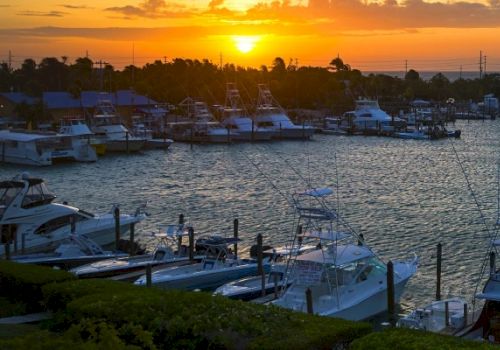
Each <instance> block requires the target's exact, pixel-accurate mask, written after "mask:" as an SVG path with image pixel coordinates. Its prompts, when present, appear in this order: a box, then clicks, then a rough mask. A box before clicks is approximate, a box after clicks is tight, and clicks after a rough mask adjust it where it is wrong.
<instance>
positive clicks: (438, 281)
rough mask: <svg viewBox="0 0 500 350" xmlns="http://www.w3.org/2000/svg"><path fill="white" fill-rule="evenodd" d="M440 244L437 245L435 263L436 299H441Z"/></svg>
mask: <svg viewBox="0 0 500 350" xmlns="http://www.w3.org/2000/svg"><path fill="white" fill-rule="evenodd" d="M441 258H442V246H441V243H438V245H437V265H436V300H441V260H442V259H441Z"/></svg>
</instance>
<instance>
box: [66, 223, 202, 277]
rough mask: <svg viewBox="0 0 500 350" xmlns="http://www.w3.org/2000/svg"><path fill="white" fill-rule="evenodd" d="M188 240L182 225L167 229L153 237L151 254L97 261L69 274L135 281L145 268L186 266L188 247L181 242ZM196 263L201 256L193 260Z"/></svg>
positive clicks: (170, 226) (186, 230)
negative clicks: (153, 245) (153, 244)
mask: <svg viewBox="0 0 500 350" xmlns="http://www.w3.org/2000/svg"><path fill="white" fill-rule="evenodd" d="M186 236H188V227H185V226H184V224H179V225H168V226H167V227H165V228H160V232H158V233H155V234H154V235H153V238H154V239H155V240H156V242H157V243H156V248H155V249H154V251H153V252H152V253H151V254H144V255H140V256H130V257H121V258H115V259H107V260H101V261H98V262H95V263H91V264H87V265H83V266H80V267H77V268H75V269H72V270H70V272H72V273H73V274H75V275H76V276H78V277H79V278H98V277H113V276H117V278H114V279H119V280H127V281H128V280H131V281H133V280H135V279H137V278H138V277H140V276H141V275H142V274H144V269H145V268H146V266H148V265H149V266H151V268H152V269H158V268H160V267H165V266H178V265H184V264H188V263H190V260H189V254H188V247H186V245H183V244H182V239H183V238H184V237H186ZM193 258H194V261H196V262H199V261H200V260H201V259H202V256H201V255H196V256H194V257H193Z"/></svg>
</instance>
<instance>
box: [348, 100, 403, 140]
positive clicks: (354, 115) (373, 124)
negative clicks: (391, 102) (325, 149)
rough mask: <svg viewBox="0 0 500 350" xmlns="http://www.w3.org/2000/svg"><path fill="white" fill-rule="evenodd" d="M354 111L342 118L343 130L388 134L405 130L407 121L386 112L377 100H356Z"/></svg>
mask: <svg viewBox="0 0 500 350" xmlns="http://www.w3.org/2000/svg"><path fill="white" fill-rule="evenodd" d="M355 102H356V108H355V110H354V111H350V112H346V113H344V115H343V116H342V128H343V129H344V130H346V131H348V132H350V133H354V134H356V133H365V134H366V133H369V134H370V133H387V132H389V133H390V132H394V131H395V130H397V129H401V128H404V126H405V121H404V120H403V119H401V118H398V117H391V116H390V115H388V114H387V113H386V112H384V111H383V110H382V109H381V108H380V106H379V104H378V101H377V100H368V99H359V100H356V101H355Z"/></svg>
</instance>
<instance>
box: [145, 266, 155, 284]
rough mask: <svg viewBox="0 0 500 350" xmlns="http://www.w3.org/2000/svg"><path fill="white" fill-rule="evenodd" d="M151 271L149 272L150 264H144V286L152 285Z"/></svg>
mask: <svg viewBox="0 0 500 350" xmlns="http://www.w3.org/2000/svg"><path fill="white" fill-rule="evenodd" d="M151 275H152V273H151V264H147V265H146V287H148V288H150V287H151V285H152V279H153V278H152V276H151Z"/></svg>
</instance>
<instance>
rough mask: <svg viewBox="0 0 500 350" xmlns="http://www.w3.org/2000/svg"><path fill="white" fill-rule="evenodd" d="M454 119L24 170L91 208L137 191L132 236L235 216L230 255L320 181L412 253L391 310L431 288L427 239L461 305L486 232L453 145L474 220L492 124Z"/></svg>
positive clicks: (497, 130)
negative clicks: (425, 138)
mask: <svg viewBox="0 0 500 350" xmlns="http://www.w3.org/2000/svg"><path fill="white" fill-rule="evenodd" d="M456 124H457V127H459V128H460V129H462V130H463V132H464V135H466V136H463V137H462V138H461V139H441V140H437V141H435V142H424V143H422V142H419V141H418V140H399V139H393V138H380V137H347V136H339V135H315V138H314V140H313V141H308V142H297V141H281V142H277V143H264V144H260V143H258V144H252V143H243V144H233V145H199V146H196V145H195V146H190V145H188V144H182V143H175V144H173V145H172V146H171V147H170V148H169V149H168V150H167V151H165V150H152V151H148V152H144V153H131V154H129V155H126V154H121V155H119V154H117V155H106V156H105V157H102V159H100V161H99V162H96V163H88V164H87V163H71V164H60V165H56V166H52V167H46V168H28V170H29V171H30V172H32V173H35V172H36V175H37V176H38V177H40V178H43V179H44V180H45V181H46V182H47V183H48V185H49V186H50V188H51V190H52V191H54V193H57V195H58V201H60V202H62V201H69V202H70V203H72V205H74V206H75V207H84V208H86V209H88V210H93V211H96V212H99V211H106V210H109V206H110V204H111V203H120V208H121V209H122V212H133V211H134V210H135V209H136V208H137V207H139V206H140V205H141V204H142V203H144V202H146V201H147V202H148V205H147V211H148V213H149V214H150V216H149V217H148V218H147V219H146V220H143V221H142V222H141V223H140V225H138V226H137V228H136V239H137V240H139V241H141V240H142V241H145V240H146V237H148V236H149V235H150V233H151V232H156V231H157V226H158V225H168V224H170V223H172V222H175V221H176V220H177V217H178V215H179V213H184V214H185V215H186V216H187V218H188V220H189V222H190V223H193V225H194V226H195V227H196V231H197V232H205V233H215V231H217V232H218V233H220V234H223V235H224V234H225V235H226V236H228V237H231V235H232V229H233V228H232V225H233V219H234V218H239V221H240V239H241V242H240V243H239V250H240V254H241V255H242V256H243V255H245V254H247V255H248V254H249V250H250V247H251V246H252V245H254V244H255V237H256V236H257V234H259V233H261V234H262V235H263V237H264V240H265V243H266V244H269V245H272V246H283V245H285V244H286V243H288V242H289V241H290V239H291V238H292V237H293V234H294V227H293V225H292V220H291V218H293V215H294V214H293V213H294V211H293V208H292V207H290V205H289V203H288V202H287V198H289V195H291V193H293V192H294V191H295V190H296V188H297V186H299V187H303V188H304V189H306V188H309V187H310V186H309V184H314V185H317V184H321V185H324V186H329V187H332V188H333V189H334V191H335V193H338V196H339V198H340V207H339V211H340V213H342V215H343V217H344V218H346V219H347V220H348V222H349V223H350V224H351V225H352V226H353V227H355V228H356V230H357V231H358V232H361V233H363V234H364V236H365V237H364V239H365V240H366V242H367V244H369V246H370V247H372V248H373V249H374V250H376V251H377V253H378V254H379V255H380V256H381V257H382V258H383V259H384V260H385V261H388V260H389V259H390V258H392V257H394V256H401V254H402V253H403V252H408V251H415V252H416V253H417V255H418V256H419V261H420V263H419V270H418V272H417V274H416V275H415V276H414V277H413V278H412V279H410V281H409V282H408V284H407V286H406V289H405V291H404V293H403V294H402V296H401V301H400V306H401V309H400V310H399V312H400V313H402V314H405V313H408V312H410V311H411V310H412V309H415V308H418V307H421V306H422V305H425V304H427V303H429V300H432V296H433V295H434V292H435V283H436V282H435V246H436V244H437V243H438V242H441V243H442V244H443V256H444V257H445V259H446V261H447V263H446V264H445V265H444V266H443V272H442V275H443V277H442V285H443V297H446V296H447V295H453V296H460V297H463V298H465V299H467V300H468V302H469V305H470V307H472V304H471V302H470V298H471V296H472V295H473V291H474V290H475V288H476V285H477V283H479V282H480V281H478V278H479V277H478V276H479V271H478V264H479V262H480V261H482V258H483V255H484V252H485V251H486V247H488V244H489V241H488V236H487V232H486V231H485V229H484V227H483V226H484V224H483V223H482V221H481V220H480V216H479V214H478V212H477V209H476V206H475V203H474V201H473V200H472V199H471V198H470V195H469V193H468V190H467V184H466V183H465V181H464V179H463V174H462V173H461V171H460V166H459V165H458V163H457V159H456V154H455V151H456V153H457V154H458V156H459V158H460V159H461V161H462V162H463V163H464V166H465V168H466V170H467V172H468V174H469V176H470V178H471V184H472V186H473V188H474V191H475V193H476V195H477V197H478V198H479V200H480V203H481V205H482V212H483V214H484V216H485V218H486V222H487V223H488V224H489V225H493V224H494V223H495V220H496V215H497V207H496V205H497V200H496V190H495V189H496V186H497V182H496V181H497V179H496V176H497V173H496V172H497V168H496V167H497V162H498V152H499V149H500V145H499V143H498V142H499V139H498V135H499V134H500V126H499V124H498V122H496V121H488V120H485V121H475V122H466V121H457V123H456ZM333 155H335V157H334V156H333ZM110 169H113V171H110ZM22 170H26V169H25V168H23V167H20V166H16V165H3V164H2V166H1V167H0V178H2V179H9V178H12V177H14V176H15V175H17V174H18V173H19V172H20V171H22ZM337 172H338V177H337V175H336V174H337ZM312 174H314V177H312ZM337 178H338V188H337V181H336V180H335V179H337ZM75 183H76V184H81V185H78V186H76V185H75ZM214 228H217V229H216V230H215V231H214ZM416 238H418V239H416ZM149 248H150V250H152V249H154V247H153V246H151V247H149ZM477 307H479V306H477Z"/></svg>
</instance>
